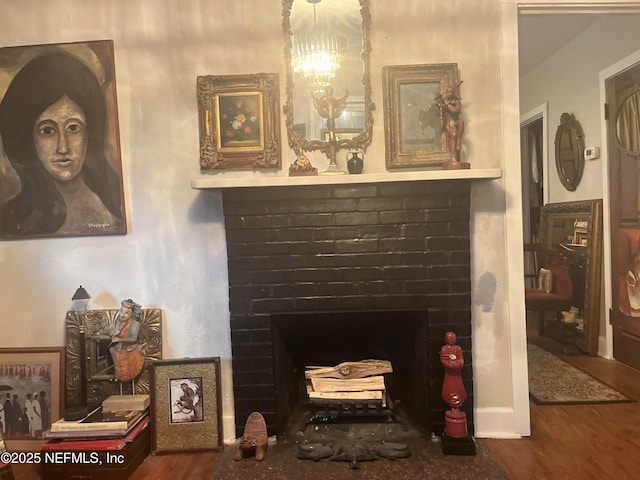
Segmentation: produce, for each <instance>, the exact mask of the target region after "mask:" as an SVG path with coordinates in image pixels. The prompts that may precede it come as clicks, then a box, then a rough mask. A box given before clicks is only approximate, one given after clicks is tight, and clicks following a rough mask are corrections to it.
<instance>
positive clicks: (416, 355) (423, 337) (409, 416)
mask: <svg viewBox="0 0 640 480" xmlns="http://www.w3.org/2000/svg"><path fill="white" fill-rule="evenodd" d="M271 334H272V345H273V358H274V370H275V387H276V420H277V435H278V436H279V437H285V436H289V435H291V434H293V435H296V434H298V435H300V434H301V433H302V432H305V431H309V428H311V429H312V430H314V431H318V429H319V428H320V427H319V426H321V427H322V429H323V430H326V429H328V428H330V426H331V425H339V424H359V425H360V426H359V427H357V428H360V429H362V428H366V429H367V430H368V431H381V430H385V431H391V430H393V428H395V429H396V431H397V429H398V428H400V429H402V430H404V431H407V430H408V429H409V427H410V428H411V429H412V430H416V431H419V432H421V433H423V434H430V433H431V432H432V425H431V419H430V405H429V401H430V400H429V399H430V393H429V362H428V350H429V349H428V323H427V312H426V311H424V310H423V311H416V310H394V311H385V310H375V311H322V312H303V313H299V312H298V313H296V312H286V313H272V314H271ZM367 359H375V360H388V361H389V362H391V365H392V367H393V373H390V374H385V375H384V377H385V388H386V396H387V405H386V407H385V408H381V409H368V408H366V407H365V408H364V409H357V408H355V406H348V405H347V406H341V405H334V406H331V407H329V406H322V405H320V406H319V405H318V404H311V402H310V401H309V397H308V394H307V390H306V382H305V378H304V372H305V368H306V367H307V366H311V365H313V366H335V365H338V364H340V363H342V362H357V361H360V360H367ZM392 425H396V426H395V427H392ZM332 428H333V427H332ZM341 428H342V427H337V430H338V431H340V430H341Z"/></svg>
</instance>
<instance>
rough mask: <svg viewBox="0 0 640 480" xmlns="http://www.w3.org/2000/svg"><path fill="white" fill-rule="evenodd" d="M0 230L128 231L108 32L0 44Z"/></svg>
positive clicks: (57, 233)
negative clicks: (98, 36)
mask: <svg viewBox="0 0 640 480" xmlns="http://www.w3.org/2000/svg"><path fill="white" fill-rule="evenodd" d="M0 138H1V144H0V187H1V188H0V239H3V240H12V239H22V238H32V237H64V236H84V235H113V234H125V233H126V231H127V230H126V218H125V217H126V215H125V206H124V192H123V183H122V163H121V157H120V140H119V131H118V112H117V99H116V79H115V69H114V54H113V42H112V41H110V40H103V41H92V42H80V43H61V44H50V45H33V46H19V47H5V48H0Z"/></svg>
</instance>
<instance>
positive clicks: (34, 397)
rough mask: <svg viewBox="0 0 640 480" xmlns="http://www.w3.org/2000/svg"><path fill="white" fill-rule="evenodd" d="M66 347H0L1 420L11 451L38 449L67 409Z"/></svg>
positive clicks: (6, 442)
mask: <svg viewBox="0 0 640 480" xmlns="http://www.w3.org/2000/svg"><path fill="white" fill-rule="evenodd" d="M64 352H65V350H64V347H35V348H0V395H2V401H1V402H0V421H1V422H2V433H3V436H4V439H5V444H6V448H7V450H8V451H10V452H13V451H39V450H40V446H41V445H42V443H43V442H44V438H43V432H44V431H45V430H48V429H50V428H51V423H53V422H55V421H56V420H59V419H60V418H61V416H62V411H63V409H64V371H65V362H64V360H65V355H64Z"/></svg>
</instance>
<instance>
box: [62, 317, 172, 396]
mask: <svg viewBox="0 0 640 480" xmlns="http://www.w3.org/2000/svg"><path fill="white" fill-rule="evenodd" d="M119 311H120V310H87V311H86V312H84V313H80V312H74V311H70V312H67V316H66V321H65V325H66V353H67V366H66V382H65V383H66V388H65V398H66V407H67V408H69V407H75V406H80V405H83V404H84V399H83V398H82V397H83V396H84V395H86V401H87V403H88V404H95V403H102V402H103V401H104V400H105V399H106V398H107V397H109V396H110V395H115V394H118V393H120V382H119V381H117V379H116V376H115V374H113V373H109V372H108V371H107V370H106V369H104V368H101V364H103V363H104V361H105V360H106V361H108V359H106V358H103V357H105V355H110V354H109V351H108V348H107V349H106V352H105V351H104V349H102V350H103V351H102V353H103V354H104V355H102V354H101V353H100V348H99V347H98V345H100V344H106V345H108V344H109V343H110V342H111V333H110V332H112V331H113V328H114V325H115V321H116V314H117V313H118V312H119ZM138 342H139V343H140V344H142V346H143V348H144V351H145V361H144V367H143V368H142V371H141V372H140V375H139V376H138V378H136V379H135V380H134V381H133V383H132V382H123V383H122V391H123V393H126V394H131V393H143V394H148V393H149V385H150V377H149V366H150V363H151V362H152V361H153V360H154V359H160V358H162V312H161V310H159V309H144V308H143V309H142V313H141V315H140V330H139V333H138ZM83 355H84V359H85V363H84V365H83V364H82V357H83ZM83 369H84V370H83ZM83 377H84V379H83ZM132 385H135V391H132V388H133V387H132Z"/></svg>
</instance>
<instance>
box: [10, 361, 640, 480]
mask: <svg viewBox="0 0 640 480" xmlns="http://www.w3.org/2000/svg"><path fill="white" fill-rule="evenodd" d="M562 358H564V359H566V360H567V361H568V362H569V363H572V364H573V365H575V366H577V367H579V368H581V369H583V370H585V371H587V372H588V373H591V374H592V375H593V376H595V377H596V378H598V379H600V380H601V381H603V382H605V383H607V384H609V385H611V386H612V387H614V388H616V389H618V390H619V391H621V392H622V393H624V394H626V395H627V396H629V397H631V398H633V399H634V400H637V401H638V403H624V404H601V405H570V406H556V405H542V406H540V405H535V404H534V403H531V430H532V435H531V437H527V438H523V439H519V440H493V439H492V440H489V441H488V442H489V445H490V447H491V449H492V450H493V452H494V453H495V454H496V456H497V457H498V459H499V460H500V462H501V463H502V464H503V466H504V468H505V469H506V470H507V472H508V473H509V475H510V476H511V478H512V479H513V480H573V479H580V480H596V479H597V480H608V479H619V480H636V479H640V372H638V371H636V370H633V369H631V368H629V367H627V366H625V365H623V364H621V363H618V362H616V361H612V360H606V359H604V358H600V357H588V356H563V357H562ZM220 456H221V454H220V453H200V454H181V455H159V456H150V457H148V458H147V459H146V460H145V461H144V463H143V464H142V465H141V466H140V467H139V468H138V469H137V470H136V472H135V473H134V474H133V475H132V477H131V479H130V480H151V479H153V480H163V479H167V480H169V479H171V480H187V479H188V480H210V479H211V475H212V472H213V471H214V469H215V466H216V463H217V461H218V460H219V458H220ZM13 471H14V475H15V478H16V480H36V479H38V478H40V477H39V475H37V473H36V470H35V469H33V468H30V467H27V466H14V467H13Z"/></svg>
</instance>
